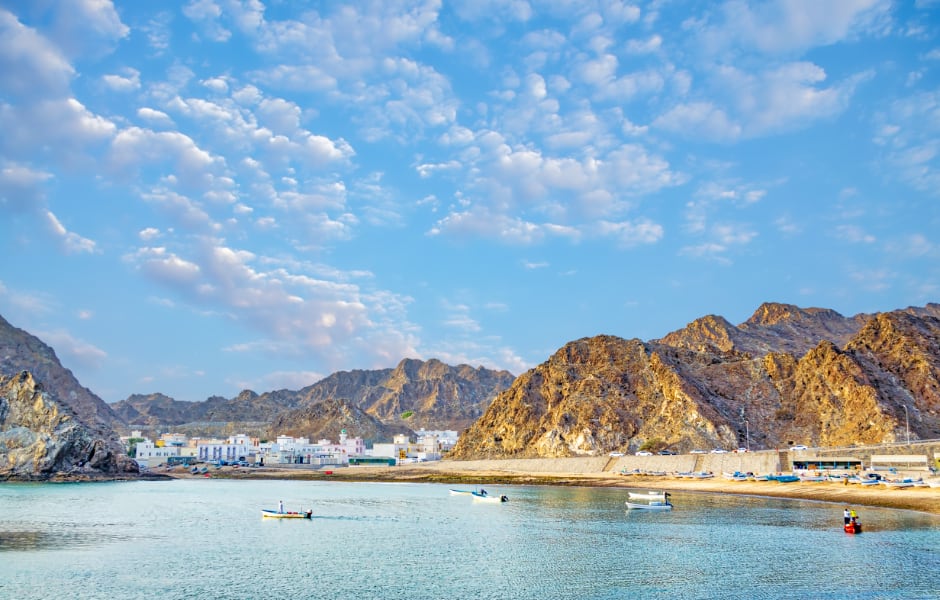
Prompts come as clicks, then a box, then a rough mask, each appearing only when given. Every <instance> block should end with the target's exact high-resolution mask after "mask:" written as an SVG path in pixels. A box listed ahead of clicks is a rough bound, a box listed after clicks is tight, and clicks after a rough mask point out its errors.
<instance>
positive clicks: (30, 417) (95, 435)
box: [0, 317, 138, 479]
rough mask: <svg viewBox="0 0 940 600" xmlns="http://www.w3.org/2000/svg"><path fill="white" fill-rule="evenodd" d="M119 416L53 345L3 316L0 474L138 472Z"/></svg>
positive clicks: (35, 476) (32, 476) (10, 476)
mask: <svg viewBox="0 0 940 600" xmlns="http://www.w3.org/2000/svg"><path fill="white" fill-rule="evenodd" d="M115 419H116V415H115V414H114V413H113V411H112V410H111V408H110V407H109V406H108V405H107V404H106V403H105V402H104V401H103V400H101V398H98V397H97V396H95V395H94V394H93V393H92V392H91V391H89V390H88V389H86V388H84V387H82V386H81V385H80V384H79V383H78V381H77V380H76V379H75V377H74V376H73V375H72V372H71V371H69V370H68V369H66V368H64V367H63V366H62V365H61V363H59V360H58V358H57V357H56V355H55V352H54V351H53V350H52V348H50V347H49V346H47V345H46V344H44V343H43V342H42V341H40V340H39V339H38V338H36V337H34V336H32V335H30V334H29V333H27V332H25V331H23V330H21V329H17V328H16V327H13V326H12V325H10V324H9V323H8V322H7V321H6V320H4V319H3V318H2V317H0V478H5V479H46V478H51V477H57V476H76V477H78V476H80V477H88V478H94V477H98V476H114V475H119V474H120V475H134V474H136V473H137V471H138V469H137V463H135V462H134V461H132V460H131V459H129V458H128V457H127V456H126V455H125V453H124V448H123V445H122V444H121V442H120V440H119V439H118V436H117V433H116V432H115V431H114V429H112V427H111V423H112V422H113V421H114V420H115Z"/></svg>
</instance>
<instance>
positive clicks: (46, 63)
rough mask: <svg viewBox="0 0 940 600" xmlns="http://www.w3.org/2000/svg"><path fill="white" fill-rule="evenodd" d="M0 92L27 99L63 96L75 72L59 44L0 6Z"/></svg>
mask: <svg viewBox="0 0 940 600" xmlns="http://www.w3.org/2000/svg"><path fill="white" fill-rule="evenodd" d="M0 73H3V77H0V92H3V94H10V95H12V96H13V97H15V98H19V99H26V98H36V97H46V96H50V95H51V96H57V97H61V96H63V95H65V94H66V93H67V91H68V86H69V84H70V82H71V80H72V77H74V75H75V70H74V69H73V68H72V65H71V64H69V62H68V61H67V60H66V59H65V57H64V56H63V55H62V54H61V52H60V51H59V49H58V48H56V47H55V46H54V45H53V44H51V43H49V41H48V40H47V39H46V38H44V37H43V36H41V35H40V34H39V33H37V32H36V31H35V30H33V29H30V28H29V27H26V26H24V25H23V24H22V23H20V22H19V20H17V18H16V17H15V16H14V15H12V14H10V13H9V12H7V11H6V10H3V9H0Z"/></svg>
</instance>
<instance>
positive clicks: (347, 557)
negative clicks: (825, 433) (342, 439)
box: [0, 480, 940, 600]
mask: <svg viewBox="0 0 940 600" xmlns="http://www.w3.org/2000/svg"><path fill="white" fill-rule="evenodd" d="M497 487H498V488H499V489H496V488H497ZM490 493H493V494H496V493H499V494H506V495H508V496H509V499H510V500H509V502H508V503H505V504H485V503H478V502H473V501H472V499H471V498H469V497H466V496H451V495H450V494H449V492H448V486H446V485H436V484H399V485H383V484H369V483H360V484H351V483H340V482H293V481H224V480H188V481H173V482H136V483H115V484H87V485H72V486H35V485H34V486H15V485H7V484H0V506H2V507H3V510H2V511H0V597H3V598H7V597H10V598H18V599H28V598H40V597H57V596H61V597H74V591H75V589H81V590H82V592H83V594H84V595H85V596H87V597H103V596H112V597H113V596H120V595H123V596H126V597H135V598H136V597H200V596H201V597H211V598H254V597H260V596H264V597H279V598H280V597H285V598H286V597H300V598H357V599H358V598H408V599H409V600H422V599H425V598H427V599H429V600H430V599H432V598H444V597H454V596H475V597H478V598H501V599H503V598H539V599H544V598H552V599H555V598H578V599H580V598H625V597H630V598H635V597H637V598H648V597H657V598H658V597H670V598H680V599H681V598H758V597H759V598H792V597H813V598H852V597H856V598H863V597H878V598H935V597H936V591H937V583H936V576H935V573H937V572H938V571H940V553H938V550H937V549H938V548H940V519H937V518H936V517H933V516H931V515H924V514H919V513H913V512H907V511H892V510H886V509H875V508H871V509H869V508H860V509H859V512H860V513H861V514H862V519H863V521H864V522H865V524H866V528H867V529H868V532H866V533H864V534H862V535H859V536H848V535H845V534H844V533H843V532H842V531H841V520H842V506H839V505H834V504H826V503H819V502H805V501H791V500H782V499H768V500H765V499H758V498H751V497H742V496H720V495H706V494H691V493H681V492H676V493H674V494H673V495H672V502H673V504H674V505H675V509H674V510H672V511H669V512H652V511H649V512H647V511H627V510H626V509H625V505H624V501H625V500H626V491H625V490H618V489H594V488H565V487H537V486H518V487H516V486H493V489H490ZM278 500H283V501H284V504H285V507H286V508H288V509H289V510H301V509H306V508H311V507H312V508H313V512H314V518H313V519H312V520H309V521H308V520H305V519H291V520H271V519H263V518H262V517H261V514H260V511H261V509H262V508H269V507H271V506H276V505H277V502H278ZM40 579H41V580H42V581H43V584H44V588H43V591H41V592H38V591H36V589H35V585H34V583H35V581H37V580H40ZM872 582H877V588H875V587H873V583H872ZM875 589H876V591H875V592H874V593H873V592H872V590H875Z"/></svg>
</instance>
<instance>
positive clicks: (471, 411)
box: [301, 359, 514, 430]
mask: <svg viewBox="0 0 940 600" xmlns="http://www.w3.org/2000/svg"><path fill="white" fill-rule="evenodd" d="M513 379H514V377H513V375H512V374H511V373H509V372H508V371H494V370H491V369H485V368H483V367H477V368H474V367H470V366H468V365H459V366H456V367H452V366H450V365H446V364H444V363H442V362H441V361H439V360H435V359H431V360H428V361H421V360H415V359H405V360H402V361H401V362H400V363H398V366H397V367H395V368H394V369H386V370H381V371H340V372H338V373H334V374H332V375H330V376H329V377H327V378H325V379H323V380H322V381H320V382H318V383H316V384H314V385H312V386H310V387H308V388H304V389H303V390H301V395H302V396H303V401H302V403H303V404H307V405H309V404H315V403H317V402H321V401H323V400H327V399H338V398H345V399H348V400H349V401H350V402H352V403H353V404H355V405H357V406H359V407H360V408H362V410H364V411H365V412H367V413H368V414H370V415H372V416H374V417H375V418H377V419H378V420H380V421H382V422H384V423H389V424H395V423H400V424H402V425H404V426H406V427H409V428H411V429H420V428H424V429H457V430H460V429H464V428H465V427H468V426H470V424H471V423H473V422H474V421H476V420H477V419H478V418H479V417H480V415H482V414H483V411H484V410H485V409H486V407H487V406H489V404H490V402H492V400H493V398H495V397H496V394H498V393H499V392H501V391H503V390H505V389H507V388H508V387H509V386H510V385H512V382H513Z"/></svg>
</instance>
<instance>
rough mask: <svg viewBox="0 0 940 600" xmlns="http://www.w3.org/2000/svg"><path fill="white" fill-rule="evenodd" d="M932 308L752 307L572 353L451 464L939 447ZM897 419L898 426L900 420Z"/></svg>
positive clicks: (492, 413)
mask: <svg viewBox="0 0 940 600" xmlns="http://www.w3.org/2000/svg"><path fill="white" fill-rule="evenodd" d="M937 309H938V306H937V305H928V306H927V307H926V308H923V309H917V308H909V309H905V310H901V311H895V312H891V313H882V314H877V315H858V316H856V317H852V318H846V317H843V316H841V315H839V314H838V313H836V312H835V311H831V310H827V309H801V308H798V307H795V306H792V305H785V304H772V303H771V304H764V305H763V306H761V307H760V308H759V309H758V310H757V311H756V312H755V313H754V315H753V316H752V317H751V318H750V319H748V321H747V322H745V323H742V324H741V325H739V326H734V325H731V324H730V323H729V322H728V321H727V320H725V319H723V318H722V317H718V316H708V317H703V318H701V319H698V320H696V321H694V322H693V323H690V324H689V325H688V326H686V327H685V328H684V329H682V330H679V331H676V332H673V333H670V334H669V335H667V336H665V337H664V338H662V339H660V340H653V341H650V342H645V343H644V342H642V341H640V340H623V339H621V338H615V337H611V336H597V337H593V338H585V339H582V340H578V341H575V342H571V343H569V344H567V345H566V346H565V347H563V348H562V349H561V350H559V351H558V352H556V353H555V354H554V355H553V356H552V357H551V358H550V359H549V360H548V361H546V362H545V363H542V364H541V365H539V366H538V367H536V368H534V369H532V370H530V371H529V372H527V373H525V374H523V375H521V376H520V377H519V378H518V379H517V380H516V382H515V383H514V384H513V386H512V387H511V388H510V389H509V390H507V391H505V392H503V393H501V394H500V395H499V396H497V398H496V399H495V400H494V401H493V403H492V404H491V405H490V407H489V409H488V410H487V411H486V413H485V414H484V415H483V417H482V418H481V419H480V420H479V421H477V422H476V423H475V424H474V425H473V426H472V427H471V428H470V429H469V430H468V431H467V432H466V434H465V435H464V436H462V437H461V439H460V441H459V442H458V445H457V447H456V448H455V449H454V451H453V453H452V456H453V457H455V458H465V459H466V458H497V457H500V458H506V457H559V456H578V455H596V454H601V453H607V452H610V451H624V452H633V451H636V450H638V449H641V448H643V449H650V450H653V451H656V450H660V449H665V448H668V449H672V450H676V451H688V450H690V449H693V448H703V449H706V450H707V449H709V448H712V447H714V446H718V447H723V448H726V449H727V448H737V447H739V446H744V445H745V444H748V445H750V446H751V447H752V448H785V447H787V446H788V445H792V444H808V445H814V446H840V445H853V444H866V443H880V442H891V441H903V440H904V439H906V436H907V433H908V421H909V423H910V436H911V439H912V440H915V439H921V438H936V437H940V341H938V340H940V319H938V317H937V316H935V314H936V313H937V312H938V310H937ZM905 409H906V411H907V412H906V413H905Z"/></svg>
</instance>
